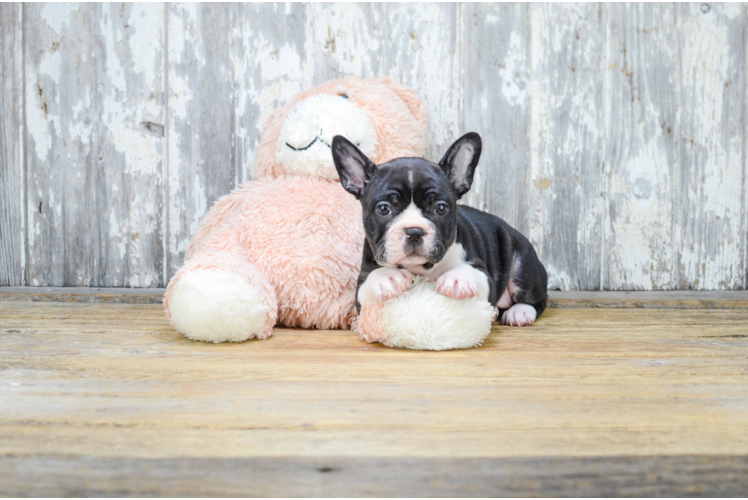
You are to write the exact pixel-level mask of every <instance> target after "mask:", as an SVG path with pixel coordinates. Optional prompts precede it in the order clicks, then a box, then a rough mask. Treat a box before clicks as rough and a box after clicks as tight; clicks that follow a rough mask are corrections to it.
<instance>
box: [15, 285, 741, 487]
mask: <svg viewBox="0 0 748 500" xmlns="http://www.w3.org/2000/svg"><path fill="white" fill-rule="evenodd" d="M741 297H744V298H743V299H740V297H738V298H739V299H740V300H743V302H742V306H743V307H741V302H740V301H739V300H738V302H737V303H732V305H730V306H729V307H731V309H713V308H706V309H673V308H667V304H665V303H664V302H663V304H665V305H662V306H661V307H666V308H661V309H649V308H647V307H646V306H645V305H643V304H642V300H643V301H644V302H646V298H645V299H641V297H640V298H639V299H638V302H639V305H634V306H633V308H626V307H624V306H621V307H619V308H609V309H608V308H600V307H599V305H598V306H595V307H589V306H587V307H584V308H574V307H566V308H552V309H549V310H547V311H546V313H545V314H544V315H543V316H542V318H541V319H540V320H539V321H538V322H537V323H536V325H535V326H533V327H531V328H509V327H502V326H496V327H495V328H494V330H493V333H492V334H491V336H490V337H489V338H488V340H487V342H486V344H485V345H484V346H483V347H481V348H478V349H471V350H465V351H450V352H438V353H436V352H414V351H405V350H394V349H388V348H385V347H382V346H380V345H376V344H373V345H371V344H366V343H364V342H362V341H360V340H359V339H358V338H357V337H356V336H355V335H353V334H352V333H350V332H344V331H303V330H289V329H285V330H276V332H275V334H274V335H273V337H271V338H270V339H269V340H267V341H250V342H245V343H242V344H218V345H214V344H204V343H195V342H191V341H188V340H184V339H182V338H179V337H177V335H176V334H175V333H174V332H173V331H172V330H171V329H170V328H169V326H168V324H167V323H166V321H165V320H164V316H163V309H162V306H161V305H159V304H127V303H80V302H78V303H71V302H38V301H31V302H30V301H25V300H11V301H0V495H4V496H16V495H34V496H39V495H42V496H61V495H88V496H102V495H104V496H120V495H130V496H135V495H178V496H196V495H210V496H226V495H248V496H279V495H284V496H285V495H288V496H318V495H324V496H341V495H343V496H349V495H350V496H361V495H366V496H423V495H430V496H444V495H448V496H501V495H519V496H525V495H553V496H558V495H581V496H590V495H592V496H597V495H617V496H621V495H636V496H638V495H644V496H649V495H678V496H704V495H708V496H745V495H748V297H745V295H743V296H741ZM34 300H38V299H34ZM559 300H560V299H559ZM658 300H660V299H658ZM635 302H637V301H636V300H634V301H632V302H631V304H634V303H635ZM661 302H662V301H661ZM676 303H682V301H681V302H678V301H676ZM631 304H630V305H631ZM710 304H711V307H714V306H715V304H716V305H717V306H719V301H718V300H717V301H716V302H710ZM557 305H558V304H557ZM568 305H569V304H567V306H568ZM582 305H584V304H582ZM609 305H611V307H615V304H609ZM619 305H620V304H619ZM674 307H681V306H677V305H676V306H674Z"/></svg>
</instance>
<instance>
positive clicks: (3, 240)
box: [0, 3, 26, 286]
mask: <svg viewBox="0 0 748 500" xmlns="http://www.w3.org/2000/svg"><path fill="white" fill-rule="evenodd" d="M22 19H23V7H22V5H21V4H18V3H3V4H2V5H0V286H3V285H6V286H7V285H23V284H25V276H24V274H25V269H24V267H25V252H26V246H25V241H24V232H23V213H24V212H23V207H24V200H23V195H24V192H23V187H24V184H25V179H24V168H23V167H24V165H23V30H22V26H23V23H22Z"/></svg>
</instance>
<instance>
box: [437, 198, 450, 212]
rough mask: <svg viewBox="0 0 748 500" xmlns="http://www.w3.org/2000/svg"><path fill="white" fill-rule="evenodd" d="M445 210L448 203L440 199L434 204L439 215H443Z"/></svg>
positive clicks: (447, 207)
mask: <svg viewBox="0 0 748 500" xmlns="http://www.w3.org/2000/svg"><path fill="white" fill-rule="evenodd" d="M447 210H449V205H447V204H446V203H444V202H443V201H440V202H439V203H437V204H436V213H437V214H439V215H444V214H445V213H447Z"/></svg>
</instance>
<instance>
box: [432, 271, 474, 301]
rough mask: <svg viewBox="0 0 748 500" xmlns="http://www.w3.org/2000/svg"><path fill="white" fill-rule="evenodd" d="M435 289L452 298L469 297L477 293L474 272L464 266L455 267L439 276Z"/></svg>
mask: <svg viewBox="0 0 748 500" xmlns="http://www.w3.org/2000/svg"><path fill="white" fill-rule="evenodd" d="M436 291H437V292H439V293H440V294H442V295H446V296H447V297H451V298H453V299H469V298H472V297H475V296H476V295H477V294H478V283H477V281H476V279H475V273H474V272H470V270H469V269H466V268H465V267H462V266H460V267H457V268H455V269H452V270H449V271H447V272H446V273H444V274H442V275H441V276H439V279H437V280H436Z"/></svg>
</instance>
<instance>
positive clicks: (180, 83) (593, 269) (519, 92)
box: [0, 3, 748, 290]
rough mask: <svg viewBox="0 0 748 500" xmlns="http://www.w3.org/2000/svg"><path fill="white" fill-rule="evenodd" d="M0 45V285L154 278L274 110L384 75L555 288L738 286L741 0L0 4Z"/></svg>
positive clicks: (746, 29)
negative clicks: (473, 164) (302, 96)
mask: <svg viewBox="0 0 748 500" xmlns="http://www.w3.org/2000/svg"><path fill="white" fill-rule="evenodd" d="M0 54H2V60H1V61H0V70H1V71H2V73H0V74H1V75H2V82H0V89H1V90H0V92H1V93H0V113H1V114H0V139H1V140H2V143H0V182H1V183H2V184H0V285H18V284H27V285H35V286H36V285H38V286H132V287H144V286H145V287H152V286H163V285H164V284H165V283H166V282H167V281H168V279H169V278H170V277H171V276H172V275H173V273H174V272H175V270H176V269H178V267H179V266H180V265H181V263H182V261H183V259H184V250H185V249H186V246H187V244H188V242H189V238H190V237H191V235H192V234H193V233H194V231H195V228H196V227H197V224H198V222H199V220H200V218H201V217H202V216H203V215H204V214H205V212H206V211H207V210H208V209H209V208H210V206H211V204H212V203H213V201H214V200H215V199H216V198H217V197H219V196H221V195H223V194H225V193H227V192H228V191H229V190H231V189H232V188H233V187H235V186H237V185H238V184H240V183H242V182H245V181H247V180H251V179H252V177H253V173H254V164H253V158H254V153H255V150H256V147H257V145H258V142H259V139H260V137H261V134H262V125H263V123H264V121H265V120H266V119H267V117H268V116H269V115H270V113H271V112H272V111H273V109H275V108H276V107H277V106H278V105H280V104H281V103H283V102H284V101H285V100H286V99H288V98H289V97H291V96H292V95H293V94H295V93H297V92H299V91H301V90H302V89H304V88H307V87H309V86H311V85H314V84H316V83H319V82H322V81H324V80H327V79H329V78H336V77H340V76H346V75H360V76H376V75H385V76H389V77H392V78H394V79H396V80H398V81H400V82H402V83H404V84H405V85H408V86H410V87H412V88H413V89H414V90H415V91H416V92H418V94H419V95H420V96H421V97H422V98H423V100H424V101H425V103H426V105H427V106H428V108H429V110H430V113H431V115H430V118H429V120H430V121H429V144H430V145H429V150H428V154H429V156H430V157H431V158H432V159H437V158H439V157H440V155H441V153H442V152H443V150H444V148H445V147H446V146H447V145H448V144H449V143H450V142H451V141H453V140H454V139H455V138H456V137H457V136H458V135H460V134H461V133H463V132H466V131H468V130H475V131H478V132H480V133H481V134H482V135H483V137H484V143H485V153H484V156H483V159H482V161H481V166H480V167H479V173H478V175H477V177H476V182H475V186H474V189H473V191H472V193H471V194H470V195H469V196H468V202H469V203H470V204H473V205H475V206H478V207H479V208H482V209H485V210H488V211H490V212H493V213H496V214H498V215H500V216H502V217H504V218H505V219H507V220H508V221H509V222H510V223H512V224H514V225H515V226H516V227H517V228H518V229H520V230H521V231H522V232H524V233H525V234H527V235H528V236H529V237H530V239H531V240H532V241H533V243H534V244H535V245H536V247H537V249H538V251H539V253H540V255H541V258H542V259H543V261H544V262H545V263H546V265H547V267H548V269H549V271H550V275H551V286H552V287H554V288H561V289H570V290H574V289H592V290H594V289H600V288H603V289H614V290H621V289H623V290H625V289H644V290H647V289H673V288H691V289H739V288H746V286H748V275H747V270H748V242H747V240H748V236H746V235H747V234H748V180H747V177H748V175H747V172H748V159H747V158H746V143H747V141H748V137H746V135H747V134H746V131H745V120H746V104H747V102H748V96H747V95H746V94H747V91H748V79H747V78H746V70H747V69H748V68H747V66H748V6H745V5H737V4H724V5H723V4H706V3H701V4H681V5H673V4H515V5H511V4H406V3H398V4H334V3H333V4H251V5H233V4H231V5H229V4H219V5H212V4H185V5H183V4H169V5H164V4H116V5H109V4H106V5H103V4H80V5H78V4H75V5H69V4H26V5H19V4H2V5H1V6H0Z"/></svg>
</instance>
